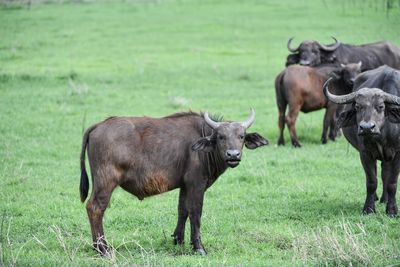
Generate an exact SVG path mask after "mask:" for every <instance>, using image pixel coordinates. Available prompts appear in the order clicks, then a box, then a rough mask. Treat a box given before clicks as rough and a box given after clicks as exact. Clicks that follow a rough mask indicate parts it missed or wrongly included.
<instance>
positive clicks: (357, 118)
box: [324, 80, 400, 138]
mask: <svg viewBox="0 0 400 267" xmlns="http://www.w3.org/2000/svg"><path fill="white" fill-rule="evenodd" d="M328 84H329V80H328V81H327V82H326V84H325V85H324V92H325V94H326V96H327V97H328V99H329V100H330V101H332V102H334V103H336V104H352V108H351V109H350V110H348V111H346V112H343V113H341V114H340V117H339V119H338V124H339V127H348V126H354V125H357V129H358V130H357V131H358V135H360V136H364V137H367V138H369V137H373V136H378V137H379V136H380V135H381V130H382V128H383V126H384V125H385V123H386V121H387V120H388V121H390V122H392V123H400V109H399V108H398V106H399V105H400V97H398V96H395V95H392V94H389V93H386V92H384V91H382V90H381V89H378V88H361V89H359V90H357V91H355V92H353V93H350V94H347V95H340V96H338V95H333V94H331V93H330V92H329V89H328Z"/></svg>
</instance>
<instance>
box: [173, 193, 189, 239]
mask: <svg viewBox="0 0 400 267" xmlns="http://www.w3.org/2000/svg"><path fill="white" fill-rule="evenodd" d="M185 201H186V191H185V189H184V188H183V187H182V188H181V189H180V191H179V203H178V223H177V225H176V228H175V231H174V233H173V235H172V237H173V238H174V244H175V245H182V244H183V243H184V240H185V224H186V220H187V218H188V216H189V212H188V211H187V209H186V203H185Z"/></svg>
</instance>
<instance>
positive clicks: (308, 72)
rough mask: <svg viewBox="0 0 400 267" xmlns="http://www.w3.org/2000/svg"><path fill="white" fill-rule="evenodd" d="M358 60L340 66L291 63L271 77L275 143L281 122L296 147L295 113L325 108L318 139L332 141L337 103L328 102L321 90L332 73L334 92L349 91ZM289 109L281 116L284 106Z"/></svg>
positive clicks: (357, 70)
mask: <svg viewBox="0 0 400 267" xmlns="http://www.w3.org/2000/svg"><path fill="white" fill-rule="evenodd" d="M360 69H361V62H360V63H358V64H356V63H352V64H347V65H342V66H340V67H336V66H334V65H328V66H321V67H317V68H310V67H306V66H300V65H292V66H289V67H287V68H286V69H285V70H283V71H282V72H281V73H280V74H279V75H278V76H277V77H276V79H275V92H276V103H277V105H278V110H279V139H278V145H284V144H285V140H284V137H283V130H284V127H285V123H286V124H287V126H288V128H289V133H290V138H291V140H292V145H293V146H295V147H300V146H301V145H300V142H299V140H298V139H297V134H296V125H295V124H296V119H297V116H298V115H299V112H300V111H302V112H305V113H307V112H310V111H315V110H319V109H322V108H326V112H325V116H324V123H323V131H322V137H321V141H322V143H323V144H325V143H326V142H327V138H326V136H327V132H328V128H329V138H330V139H331V140H335V137H336V120H335V118H334V115H335V111H336V108H337V105H336V104H334V103H332V102H328V101H327V99H326V97H325V96H324V93H323V91H322V86H323V85H324V83H325V82H326V80H327V79H328V78H329V77H331V76H333V77H334V81H335V82H334V83H333V88H334V91H335V93H338V94H345V93H348V92H351V88H352V86H353V82H354V79H355V77H356V76H357V75H358V74H359V73H360ZM288 105H289V112H288V114H287V116H286V117H285V112H286V107H287V106H288Z"/></svg>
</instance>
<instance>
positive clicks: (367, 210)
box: [362, 207, 375, 215]
mask: <svg viewBox="0 0 400 267" xmlns="http://www.w3.org/2000/svg"><path fill="white" fill-rule="evenodd" d="M362 213H363V214H364V215H368V214H371V213H375V207H364V209H363V211H362Z"/></svg>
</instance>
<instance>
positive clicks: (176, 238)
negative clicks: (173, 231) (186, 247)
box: [171, 235, 185, 245]
mask: <svg viewBox="0 0 400 267" xmlns="http://www.w3.org/2000/svg"><path fill="white" fill-rule="evenodd" d="M171 236H172V237H173V238H174V245H183V244H184V243H185V241H184V240H183V237H181V236H179V235H171Z"/></svg>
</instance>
